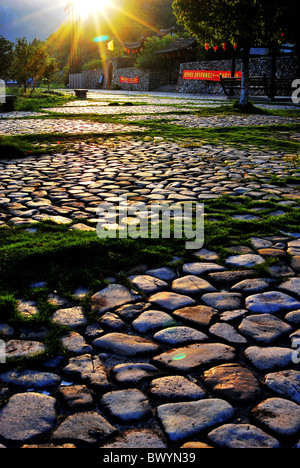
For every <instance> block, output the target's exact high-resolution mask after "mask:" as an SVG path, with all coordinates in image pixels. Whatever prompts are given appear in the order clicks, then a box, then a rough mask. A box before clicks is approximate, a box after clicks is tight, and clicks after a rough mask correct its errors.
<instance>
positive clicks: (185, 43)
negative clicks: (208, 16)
mask: <svg viewBox="0 0 300 468" xmlns="http://www.w3.org/2000/svg"><path fill="white" fill-rule="evenodd" d="M196 44H197V39H196V38H195V37H187V38H178V39H176V41H174V42H173V43H172V44H170V45H169V46H168V47H166V48H165V49H162V50H159V51H157V52H155V53H156V54H168V53H172V52H178V51H181V50H185V49H190V48H192V47H194V46H195V45H196Z"/></svg>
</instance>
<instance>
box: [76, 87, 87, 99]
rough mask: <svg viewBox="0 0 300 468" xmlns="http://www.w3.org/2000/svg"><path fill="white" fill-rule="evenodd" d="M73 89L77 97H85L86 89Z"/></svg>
mask: <svg viewBox="0 0 300 468" xmlns="http://www.w3.org/2000/svg"><path fill="white" fill-rule="evenodd" d="M74 91H75V94H76V97H77V98H78V99H86V95H87V92H88V90H87V89H74Z"/></svg>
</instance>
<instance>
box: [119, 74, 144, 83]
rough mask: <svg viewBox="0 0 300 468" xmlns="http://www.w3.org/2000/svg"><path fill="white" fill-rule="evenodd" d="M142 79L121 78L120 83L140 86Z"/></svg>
mask: <svg viewBox="0 0 300 468" xmlns="http://www.w3.org/2000/svg"><path fill="white" fill-rule="evenodd" d="M139 81H140V77H139V76H137V77H136V78H126V77H125V76H121V77H120V83H131V84H139Z"/></svg>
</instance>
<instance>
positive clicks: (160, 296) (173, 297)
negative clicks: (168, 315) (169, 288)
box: [149, 292, 195, 311]
mask: <svg viewBox="0 0 300 468" xmlns="http://www.w3.org/2000/svg"><path fill="white" fill-rule="evenodd" d="M149 301H150V302H151V303H152V304H155V305H157V306H159V307H162V308H163V309H165V310H169V311H174V310H176V309H180V308H181V307H185V306H188V305H194V304H195V301H194V299H192V298H191V297H189V296H185V295H182V294H175V293H171V292H161V293H157V294H155V295H154V296H151V297H150V298H149Z"/></svg>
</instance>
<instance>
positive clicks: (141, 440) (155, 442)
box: [102, 429, 167, 449]
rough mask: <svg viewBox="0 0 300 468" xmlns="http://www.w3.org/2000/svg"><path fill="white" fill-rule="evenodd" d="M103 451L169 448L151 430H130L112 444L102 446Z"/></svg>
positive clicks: (121, 434) (122, 433)
mask: <svg viewBox="0 0 300 468" xmlns="http://www.w3.org/2000/svg"><path fill="white" fill-rule="evenodd" d="M102 448H103V449H130V448H132V449H160V448H167V445H166V443H165V442H164V441H163V439H162V438H161V436H160V435H159V434H158V433H157V432H156V431H153V430H151V429H130V430H128V431H124V432H121V433H120V435H119V436H117V437H116V438H115V439H113V440H112V441H111V442H107V443H106V444H104V445H102Z"/></svg>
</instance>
